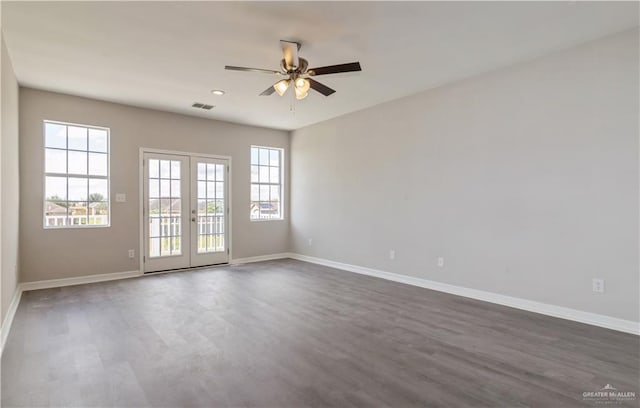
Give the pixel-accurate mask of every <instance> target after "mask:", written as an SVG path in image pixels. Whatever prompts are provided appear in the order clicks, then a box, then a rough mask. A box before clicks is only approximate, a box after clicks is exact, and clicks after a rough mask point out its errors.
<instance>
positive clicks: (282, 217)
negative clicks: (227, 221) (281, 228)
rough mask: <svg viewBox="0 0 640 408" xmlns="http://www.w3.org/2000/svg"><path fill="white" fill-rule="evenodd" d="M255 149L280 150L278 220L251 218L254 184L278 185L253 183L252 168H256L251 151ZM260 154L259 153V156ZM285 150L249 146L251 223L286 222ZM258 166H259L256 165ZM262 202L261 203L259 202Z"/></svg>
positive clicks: (272, 147)
mask: <svg viewBox="0 0 640 408" xmlns="http://www.w3.org/2000/svg"><path fill="white" fill-rule="evenodd" d="M253 148H257V149H269V150H278V151H279V152H280V165H279V167H280V183H279V184H278V185H279V186H280V217H278V218H253V217H251V203H252V202H253V200H251V186H253V185H254V184H257V185H258V186H259V185H261V184H266V185H269V186H272V185H276V184H273V183H260V182H258V183H254V182H253V181H251V167H252V166H254V164H253V162H252V161H251V149H253ZM259 154H260V153H258V155H259ZM284 163H285V161H284V148H282V147H274V146H263V145H254V144H252V145H250V146H249V221H251V222H267V221H284V220H285V216H284V210H285V205H284V196H285V192H284V189H285V187H284ZM256 166H257V165H256ZM258 202H260V201H258Z"/></svg>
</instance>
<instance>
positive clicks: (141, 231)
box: [138, 147, 233, 274]
mask: <svg viewBox="0 0 640 408" xmlns="http://www.w3.org/2000/svg"><path fill="white" fill-rule="evenodd" d="M145 153H157V154H171V155H175V156H186V157H189V159H191V157H207V158H210V159H221V160H228V162H229V173H228V174H227V183H228V187H229V190H228V191H229V192H228V195H229V202H228V204H227V205H228V206H229V214H228V218H227V222H228V230H229V242H228V243H227V248H229V263H231V260H232V259H233V245H232V243H233V224H232V223H233V221H232V218H233V204H232V200H233V190H232V188H233V184H232V180H233V179H232V174H233V165H232V158H231V156H224V155H219V154H207V153H195V152H184V151H179V150H165V149H155V148H152V147H140V149H139V151H138V218H139V221H140V222H139V227H138V228H139V235H140V236H139V243H138V244H139V247H138V258H139V265H140V274H144V256H145V253H144V214H143V210H144V154H145ZM189 177H191V176H189ZM189 189H191V186H189Z"/></svg>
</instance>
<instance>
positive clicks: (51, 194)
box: [45, 177, 67, 204]
mask: <svg viewBox="0 0 640 408" xmlns="http://www.w3.org/2000/svg"><path fill="white" fill-rule="evenodd" d="M45 197H46V199H47V200H48V201H51V202H54V203H56V204H64V203H62V202H61V201H66V200H67V178H66V177H46V179H45Z"/></svg>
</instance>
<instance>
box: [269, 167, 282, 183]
mask: <svg viewBox="0 0 640 408" xmlns="http://www.w3.org/2000/svg"><path fill="white" fill-rule="evenodd" d="M269 182H270V183H279V182H280V168H279V167H269Z"/></svg>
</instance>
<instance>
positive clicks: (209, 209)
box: [207, 200, 216, 214]
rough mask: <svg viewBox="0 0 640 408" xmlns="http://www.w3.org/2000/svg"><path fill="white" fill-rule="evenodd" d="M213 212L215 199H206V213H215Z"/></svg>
mask: <svg viewBox="0 0 640 408" xmlns="http://www.w3.org/2000/svg"><path fill="white" fill-rule="evenodd" d="M215 213H216V202H215V200H207V214H215Z"/></svg>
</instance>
